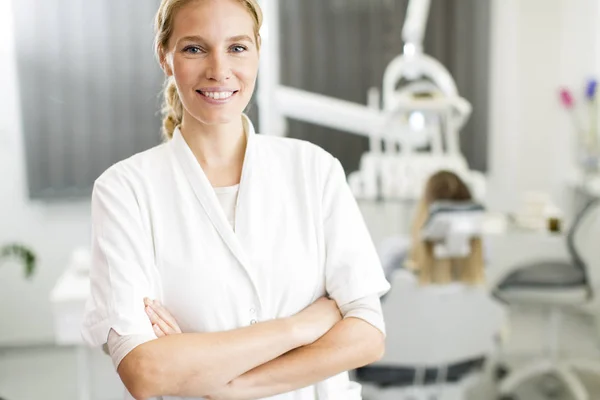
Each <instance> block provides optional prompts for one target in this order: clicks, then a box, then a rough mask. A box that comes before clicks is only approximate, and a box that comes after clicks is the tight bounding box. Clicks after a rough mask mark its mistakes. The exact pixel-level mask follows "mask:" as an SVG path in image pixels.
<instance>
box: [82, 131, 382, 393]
mask: <svg viewBox="0 0 600 400" xmlns="http://www.w3.org/2000/svg"><path fill="white" fill-rule="evenodd" d="M247 134H248V141H247V148H246V154H245V158H244V166H243V169H242V178H241V182H240V186H239V193H238V199H237V203H236V209H235V210H236V214H235V218H234V219H235V228H236V229H235V232H234V230H233V229H232V228H231V225H230V223H229V222H228V220H227V216H226V213H225V212H224V210H223V208H222V207H221V206H220V204H219V201H218V198H217V195H216V193H215V191H214V190H213V188H212V187H211V185H210V182H209V181H208V179H207V177H206V175H205V174H204V172H203V171H202V168H201V167H200V165H199V163H198V162H197V160H196V159H195V157H194V155H193V153H192V152H191V150H190V148H189V147H188V146H187V144H186V142H185V140H184V138H183V136H182V135H181V133H180V132H179V131H178V130H176V131H175V133H174V136H173V139H172V140H171V141H169V142H168V143H165V144H162V145H160V146H157V147H155V148H153V149H150V150H148V151H146V152H143V153H139V154H137V155H135V156H133V157H131V158H129V159H127V160H124V161H122V162H119V163H117V164H115V165H114V166H113V167H111V168H109V169H108V170H107V171H106V172H105V173H104V174H103V175H102V176H101V177H100V178H98V179H97V181H96V183H95V185H94V191H93V195H92V229H93V235H92V269H91V297H90V299H89V300H88V304H87V308H86V314H85V321H84V326H83V331H82V333H83V336H84V338H85V339H86V340H87V341H88V342H89V343H90V344H91V345H94V346H99V345H102V344H103V343H106V342H107V338H108V334H109V331H110V329H111V328H112V329H114V330H115V332H117V333H118V334H119V335H122V336H124V335H152V334H153V331H152V327H151V325H150V322H149V320H148V317H147V316H146V314H145V312H144V305H143V298H144V297H149V298H156V299H158V300H160V301H161V302H162V303H163V304H164V306H165V307H166V308H167V309H168V310H169V311H170V312H171V313H172V314H173V316H174V318H175V319H176V320H177V321H178V323H179V325H180V327H181V329H182V330H183V331H184V332H215V331H225V330H231V329H235V328H239V327H242V326H247V325H250V324H252V323H254V322H255V321H265V320H270V319H275V318H282V317H289V316H291V315H294V314H296V313H298V312H299V311H301V310H302V309H304V308H305V307H307V306H308V305H310V304H311V303H313V302H314V301H315V300H316V299H317V298H319V297H321V296H324V295H328V296H329V297H331V298H333V299H334V300H336V302H337V304H338V305H339V306H340V307H343V306H345V305H347V304H349V303H351V302H353V301H356V300H358V299H362V298H365V297H369V296H373V295H375V296H381V295H382V294H384V293H385V292H387V291H388V290H389V287H390V286H389V283H388V282H387V281H386V280H385V278H384V276H383V272H382V268H381V265H380V263H379V259H378V257H377V253H376V251H375V248H374V246H373V244H372V241H371V238H370V236H369V234H368V231H367V229H366V226H365V224H364V221H363V219H362V216H361V214H360V211H359V209H358V207H357V205H356V202H355V200H354V198H353V197H352V194H351V192H350V189H349V188H348V185H347V183H346V179H345V175H344V171H343V169H342V167H341V165H340V163H339V162H338V161H337V160H336V159H335V158H333V157H332V156H331V155H330V154H328V153H326V152H325V151H324V150H322V149H320V148H319V147H317V146H314V145H312V144H310V143H307V142H303V141H299V140H294V139H288V138H280V137H273V136H263V135H255V133H254V131H253V128H252V126H251V124H249V129H248V133H247ZM349 387H350V384H349V379H348V374H347V373H342V374H340V375H338V376H335V377H332V378H330V379H327V380H326V381H324V382H321V383H319V384H317V385H316V387H308V388H304V389H300V390H297V391H295V392H291V393H287V394H283V395H279V396H276V397H274V399H277V400H284V399H290V400H291V399H294V400H296V399H302V400H314V399H315V395H314V393H315V391H316V392H318V393H319V397H320V398H344V397H343V396H344V393H345V392H346V391H347V390H349ZM166 399H168V398H166Z"/></svg>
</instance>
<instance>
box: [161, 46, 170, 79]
mask: <svg viewBox="0 0 600 400" xmlns="http://www.w3.org/2000/svg"><path fill="white" fill-rule="evenodd" d="M159 54H160V56H159V57H160V67H161V68H162V70H163V71H164V73H165V75H166V76H168V77H171V76H173V68H171V64H170V63H169V60H168V58H169V57H168V56H167V55H166V54H165V52H164V50H160V53H159Z"/></svg>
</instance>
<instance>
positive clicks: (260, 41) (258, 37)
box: [256, 33, 262, 51]
mask: <svg viewBox="0 0 600 400" xmlns="http://www.w3.org/2000/svg"><path fill="white" fill-rule="evenodd" d="M256 40H257V43H256V46H257V48H258V49H259V51H260V49H262V37H261V36H260V33H259V34H258V35H257V36H256Z"/></svg>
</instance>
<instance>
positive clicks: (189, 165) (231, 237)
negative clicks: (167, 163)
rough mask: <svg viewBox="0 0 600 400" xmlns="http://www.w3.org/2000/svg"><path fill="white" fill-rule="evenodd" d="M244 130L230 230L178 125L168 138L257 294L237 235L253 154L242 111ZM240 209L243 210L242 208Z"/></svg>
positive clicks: (251, 134) (250, 133)
mask: <svg viewBox="0 0 600 400" xmlns="http://www.w3.org/2000/svg"><path fill="white" fill-rule="evenodd" d="M242 119H243V124H244V132H245V133H246V137H247V140H246V151H245V155H244V163H243V167H242V177H241V181H240V185H239V192H238V201H237V204H236V217H235V229H236V232H234V231H233V229H232V228H231V225H230V224H229V221H227V217H226V215H225V212H224V211H223V209H222V207H221V204H220V203H219V199H218V197H217V195H216V193H215V191H214V189H213V187H212V185H211V184H210V181H209V180H208V178H207V176H206V174H205V173H204V171H203V170H202V167H201V166H200V163H199V162H198V160H197V159H196V157H195V156H194V153H193V152H192V150H191V149H190V147H189V146H188V144H187V142H186V141H185V139H184V137H183V135H182V134H181V131H180V130H179V127H177V128H175V131H174V132H173V138H172V139H171V141H170V142H169V146H170V148H171V153H172V155H173V156H174V159H175V162H176V163H177V164H179V166H180V167H181V168H182V170H183V172H184V174H185V176H186V177H187V179H188V182H189V183H190V185H191V187H192V190H193V191H194V194H195V195H196V197H197V199H198V201H199V202H200V204H201V205H202V208H203V209H204V212H206V214H207V215H208V217H209V219H210V220H211V222H212V224H213V226H214V228H215V229H216V230H217V232H218V233H219V235H220V236H221V238H222V239H223V241H224V242H225V244H226V245H227V246H228V247H229V250H230V251H231V253H232V254H233V255H234V256H235V257H236V259H237V260H238V261H239V263H240V264H241V266H242V267H243V268H244V270H245V271H246V273H247V275H248V277H249V279H250V281H251V282H252V284H253V286H254V290H255V292H256V295H257V297H258V298H259V301H260V297H259V291H258V286H257V282H258V281H257V278H256V276H255V273H256V272H255V271H254V269H253V268H252V266H251V265H250V263H249V258H248V256H247V254H246V252H245V251H244V249H243V247H242V244H241V241H240V239H239V236H241V235H243V234H244V233H245V232H246V231H247V229H248V228H249V227H246V226H245V224H244V222H245V220H246V219H247V218H243V215H242V216H241V217H240V212H239V211H240V207H239V205H240V203H242V202H243V201H244V200H245V199H246V197H248V195H249V193H248V190H249V186H250V184H249V180H250V176H251V173H252V168H251V163H252V154H253V142H254V139H253V138H254V136H255V131H254V126H253V125H252V122H251V121H250V119H249V118H248V117H247V116H246V115H244V114H242ZM242 213H243V211H242Z"/></svg>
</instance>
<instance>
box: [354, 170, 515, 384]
mask: <svg viewBox="0 0 600 400" xmlns="http://www.w3.org/2000/svg"><path fill="white" fill-rule="evenodd" d="M483 213H484V209H483V207H482V206H481V205H479V204H477V203H475V202H474V201H473V199H472V196H471V193H470V191H469V188H468V187H467V185H466V184H465V183H464V182H463V181H462V180H461V179H460V177H459V176H457V175H456V174H454V173H452V172H449V171H440V172H437V173H435V174H434V175H433V176H431V177H430V179H429V180H428V182H427V184H426V187H425V190H424V194H423V197H422V199H421V200H420V202H419V204H418V206H417V209H416V214H415V218H414V221H413V225H412V232H411V236H412V237H411V243H410V245H409V246H410V247H409V250H408V252H407V253H408V254H407V255H406V256H405V257H404V261H403V262H402V267H400V264H399V262H398V260H397V259H394V258H393V257H390V258H388V259H387V260H388V261H393V262H394V266H393V267H392V268H390V267H389V266H385V265H384V268H385V267H388V268H387V269H388V271H389V272H388V273H389V275H388V276H389V278H388V279H389V280H390V282H391V283H392V289H391V290H390V292H389V293H388V294H387V295H386V297H385V298H384V299H383V302H382V307H383V314H384V318H385V321H386V325H387V338H386V354H385V356H384V357H383V359H382V360H380V361H379V362H377V363H376V364H373V365H371V366H368V367H364V368H360V369H359V370H357V378H358V379H359V380H361V381H362V382H364V383H371V384H374V385H377V386H379V387H407V386H412V385H415V384H417V383H418V384H419V385H425V386H430V385H436V384H439V383H440V382H445V383H447V384H458V383H459V382H463V381H464V380H465V379H466V378H467V377H471V376H473V374H477V373H479V372H480V371H481V370H482V367H483V366H484V364H485V362H486V360H488V359H489V356H490V355H491V354H493V352H494V349H495V348H496V346H497V340H498V338H499V336H500V333H501V331H502V329H503V328H504V325H505V319H506V312H505V310H504V307H503V306H502V305H501V304H499V303H498V302H497V301H496V300H495V299H494V298H493V297H492V296H491V294H490V292H489V290H488V288H487V287H486V282H485V272H484V271H485V268H484V255H483V248H482V247H483V246H482V236H483V232H482V229H481V223H480V222H481V221H482V220H483ZM405 253H406V252H405ZM382 262H383V263H384V264H385V263H386V260H385V259H382ZM425 386H424V387H425Z"/></svg>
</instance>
